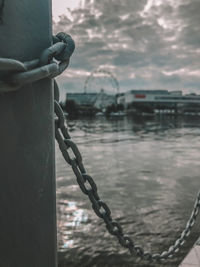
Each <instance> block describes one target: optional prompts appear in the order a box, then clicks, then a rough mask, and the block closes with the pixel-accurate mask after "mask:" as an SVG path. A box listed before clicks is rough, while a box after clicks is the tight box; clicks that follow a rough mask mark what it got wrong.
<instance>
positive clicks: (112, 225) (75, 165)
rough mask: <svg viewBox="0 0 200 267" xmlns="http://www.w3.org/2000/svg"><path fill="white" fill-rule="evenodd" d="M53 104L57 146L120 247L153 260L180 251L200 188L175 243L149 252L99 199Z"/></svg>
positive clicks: (199, 198) (194, 215) (199, 204)
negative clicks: (127, 231) (163, 249)
mask: <svg viewBox="0 0 200 267" xmlns="http://www.w3.org/2000/svg"><path fill="white" fill-rule="evenodd" d="M57 90H58V87H57V86H56V91H57ZM57 95H58V93H57ZM54 106H55V114H56V116H57V118H56V120H55V137H56V140H57V142H58V144H59V148H60V150H61V152H62V154H63V157H64V159H65V160H66V162H67V163H68V164H69V165H70V166H71V168H72V170H73V172H74V174H75V176H76V179H77V183H78V184H79V187H80V189H81V191H82V192H83V193H84V194H85V195H87V196H88V198H89V200H90V201H91V203H92V208H93V210H94V212H95V213H96V215H97V216H98V217H99V218H101V219H103V220H104V222H105V225H106V228H107V230H108V232H109V233H110V234H111V235H113V236H116V237H117V239H118V241H119V243H120V245H121V246H122V247H124V248H127V249H128V250H129V251H130V253H131V254H135V255H136V256H138V257H140V258H141V259H145V260H148V261H150V262H152V261H160V260H166V259H168V258H172V257H173V256H174V255H175V253H177V252H178V251H179V249H180V247H182V246H183V244H184V243H185V240H186V238H187V237H188V236H189V235H190V232H191V229H192V227H193V225H194V224H195V221H196V218H197V215H198V213H199V209H200V192H199V193H198V194H197V198H196V201H195V204H194V208H193V211H192V213H191V216H190V219H189V220H188V222H187V224H186V227H185V229H184V231H183V232H182V233H181V235H180V237H179V238H178V239H177V240H176V241H175V242H174V244H173V245H172V246H170V247H169V249H168V250H166V251H163V252H162V253H157V254H151V253H150V252H148V251H144V249H143V248H142V247H141V246H138V245H136V244H135V243H134V242H133V240H132V239H131V238H130V237H129V236H127V235H125V234H124V233H123V229H122V227H121V225H120V224H119V223H118V222H117V221H115V220H113V219H112V216H111V211H110V209H109V207H108V206H107V204H106V203H105V202H104V201H102V200H101V199H100V197H99V195H98V191H97V186H96V184H95V182H94V180H93V178H92V177H91V176H90V175H88V174H87V173H86V170H85V167H84V165H83V162H82V156H81V153H80V151H79V149H78V147H77V145H76V144H75V143H74V142H73V140H72V139H71V136H70V134H69V131H68V128H67V127H66V126H65V116H64V113H63V111H62V108H61V107H60V105H59V103H58V99H56V100H54ZM69 149H71V151H72V152H73V155H74V157H70V154H69V152H68V151H69Z"/></svg>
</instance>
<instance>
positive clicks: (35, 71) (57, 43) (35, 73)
mask: <svg viewBox="0 0 200 267" xmlns="http://www.w3.org/2000/svg"><path fill="white" fill-rule="evenodd" d="M53 43H54V44H53V45H52V46H51V47H49V48H47V49H45V50H44V51H43V53H42V55H41V56H40V58H39V59H34V60H31V61H27V62H20V61H18V60H14V59H8V58H0V71H2V72H3V73H5V75H4V76H3V80H1V81H0V93H2V92H10V91H16V90H18V89H19V88H21V87H22V86H23V85H25V84H27V83H32V82H35V81H39V80H41V79H44V78H54V77H56V76H58V75H60V74H61V73H62V72H63V71H64V70H65V69H66V68H67V67H68V65H69V60H70V56H71V55H72V53H73V52H74V49H75V44H74V41H73V39H72V38H71V36H70V35H68V34H66V33H63V32H60V33H58V34H57V35H56V36H53ZM54 58H55V59H56V60H57V61H58V63H57V62H55V61H53V59H54Z"/></svg>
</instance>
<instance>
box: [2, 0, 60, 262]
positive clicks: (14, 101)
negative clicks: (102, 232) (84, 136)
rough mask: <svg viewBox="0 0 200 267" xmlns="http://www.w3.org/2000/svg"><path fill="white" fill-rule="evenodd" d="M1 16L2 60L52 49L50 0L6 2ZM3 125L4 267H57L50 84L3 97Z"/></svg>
mask: <svg viewBox="0 0 200 267" xmlns="http://www.w3.org/2000/svg"><path fill="white" fill-rule="evenodd" d="M1 2H3V0H0V4H1ZM1 15H2V16H1V17H2V24H1V25H0V40H1V42H0V57H7V58H14V59H18V60H20V61H26V60H31V59H35V58H38V57H39V56H40V54H41V52H42V51H43V50H44V49H45V48H47V47H49V46H50V44H51V39H52V32H51V1H50V0H43V1H41V0H29V1H27V0H14V1H13V0H6V1H4V6H3V11H2V10H1ZM0 125H1V126H0V212H1V219H0V266H1V267H55V266H57V263H56V215H55V214H56V207H55V167H54V162H55V158H54V152H55V151H54V123H53V91H52V82H51V81H50V80H49V79H44V80H41V81H39V82H36V83H34V84H31V85H26V86H25V87H24V88H22V89H19V91H16V92H11V93H4V94H1V95H0Z"/></svg>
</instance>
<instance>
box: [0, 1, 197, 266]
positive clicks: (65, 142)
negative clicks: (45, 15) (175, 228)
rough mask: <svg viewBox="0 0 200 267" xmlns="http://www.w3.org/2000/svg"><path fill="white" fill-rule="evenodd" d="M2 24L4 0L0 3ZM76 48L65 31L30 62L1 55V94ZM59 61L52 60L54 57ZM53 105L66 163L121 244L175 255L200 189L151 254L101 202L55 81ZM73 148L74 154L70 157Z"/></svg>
mask: <svg viewBox="0 0 200 267" xmlns="http://www.w3.org/2000/svg"><path fill="white" fill-rule="evenodd" d="M0 4H1V5H0V23H1V15H2V9H3V6H4V0H2V1H1V2H0ZM74 48H75V44H74V41H73V40H72V38H71V36H70V35H68V34H65V33H58V34H57V35H56V36H53V45H52V46H51V47H49V48H47V49H45V50H44V51H43V53H42V55H41V56H40V58H39V59H34V60H31V61H28V62H20V61H18V60H14V59H8V58H0V71H2V72H5V74H6V75H5V77H2V78H3V79H2V80H0V93H2V92H10V91H15V90H18V89H19V88H21V87H22V86H23V85H24V84H26V83H32V82H35V81H38V80H41V79H44V78H48V77H49V78H54V77H55V76H57V75H59V74H61V73H62V72H63V71H64V70H65V69H66V68H67V66H68V64H69V60H70V56H71V55H72V53H73V51H74ZM54 58H55V59H56V61H53V59H54ZM54 91H55V93H54V95H55V100H54V107H55V114H56V118H55V137H56V140H57V142H58V144H59V147H60V150H61V152H62V154H63V157H64V159H65V160H66V162H67V163H68V164H69V165H70V166H71V167H72V170H73V172H74V174H75V176H76V178H77V182H78V184H79V186H80V189H81V191H82V192H83V193H84V194H85V195H87V196H88V198H89V199H90V201H91V203H92V208H93V210H94V212H95V213H96V215H97V216H98V217H99V218H101V219H103V220H104V222H105V225H106V228H107V230H108V232H109V233H110V234H111V235H113V236H116V237H117V239H118V241H119V243H120V245H121V246H122V247H124V248H127V249H128V250H129V251H130V253H131V254H135V255H136V256H138V257H140V258H142V259H146V260H149V261H160V260H165V259H167V258H171V257H173V256H174V254H175V253H176V252H178V250H179V249H180V247H181V246H182V245H183V244H184V242H185V240H186V238H187V237H188V236H189V235H190V232H191V229H192V227H193V225H194V224H195V221H196V218H197V215H198V213H199V208H200V192H199V193H198V194H197V198H196V201H195V204H194V208H193V211H192V213H191V216H190V219H189V220H188V222H187V224H186V227H185V229H184V231H183V232H182V233H181V235H180V237H179V238H178V239H177V240H176V241H175V242H174V244H173V245H172V246H170V247H169V249H168V250H167V251H164V252H162V253H160V254H151V253H149V252H147V251H144V250H143V248H142V247H141V246H138V245H136V244H134V242H133V240H132V239H131V238H130V237H129V236H127V235H125V234H124V233H123V229H122V227H121V225H120V224H119V223H118V222H117V221H115V220H113V219H112V216H111V211H110V209H109V207H108V206H107V204H106V203H105V202H104V201H102V200H101V199H100V197H99V195H98V192H97V186H96V184H95V182H94V180H93V178H92V177H91V176H90V175H88V174H87V173H86V170H85V167H84V165H83V161H82V156H81V153H80V151H79V149H78V147H77V145H76V144H75V143H74V142H73V140H72V139H71V136H70V134H69V131H68V128H67V126H66V125H65V116H64V113H63V111H62V108H61V107H60V105H59V103H58V102H59V90H58V86H57V84H56V82H54ZM69 150H71V152H72V154H73V155H74V156H73V157H71V156H70V153H69Z"/></svg>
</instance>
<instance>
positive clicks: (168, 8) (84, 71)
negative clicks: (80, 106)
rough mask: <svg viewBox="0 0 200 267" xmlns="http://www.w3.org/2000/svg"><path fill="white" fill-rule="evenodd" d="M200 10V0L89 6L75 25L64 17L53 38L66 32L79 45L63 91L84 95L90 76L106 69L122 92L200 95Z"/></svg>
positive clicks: (114, 0)
mask: <svg viewBox="0 0 200 267" xmlns="http://www.w3.org/2000/svg"><path fill="white" fill-rule="evenodd" d="M199 9H200V1H199V0H192V1H190V0H165V1H161V0H154V1H152V0H148V1H147V0H140V1H136V0H134V1H133V0H109V1H108V0H105V1H97V0H96V1H90V0H86V1H85V7H84V8H79V9H75V10H72V11H71V16H70V17H71V19H69V18H68V17H67V16H66V15H65V14H63V16H61V18H60V21H59V22H58V23H54V32H58V31H65V32H67V33H69V34H71V35H72V36H73V38H74V39H75V41H76V51H75V53H74V55H73V57H72V59H71V64H70V67H69V68H70V75H68V74H67V73H66V74H64V75H63V77H62V78H59V81H60V83H61V86H62V87H63V89H64V88H65V87H66V84H68V87H67V90H71V91H80V90H83V86H84V81H85V79H86V77H87V75H89V73H90V72H92V71H93V70H94V69H96V68H98V67H99V66H104V68H107V69H109V70H112V71H113V73H115V75H116V76H117V78H118V80H119V83H120V86H121V90H122V91H125V90H130V89H133V88H146V89H148V88H151V89H152V88H166V89H171V90H180V89H182V88H185V89H186V90H187V91H190V90H191V91H192V92H193V91H194V90H196V91H198V90H199V89H200V75H198V73H199V74H200V69H199V55H200V16H199ZM69 76H70V77H69ZM169 87H170V88H169Z"/></svg>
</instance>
